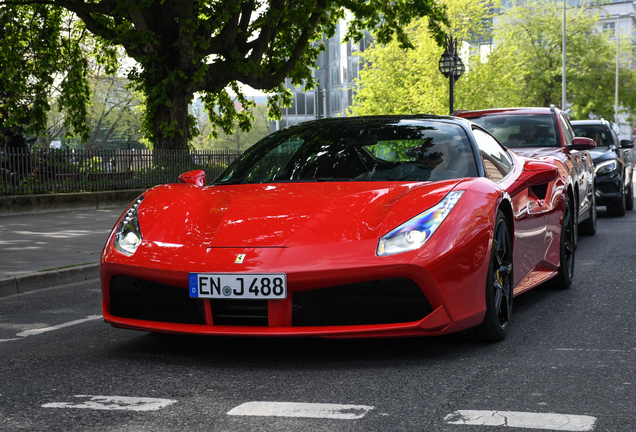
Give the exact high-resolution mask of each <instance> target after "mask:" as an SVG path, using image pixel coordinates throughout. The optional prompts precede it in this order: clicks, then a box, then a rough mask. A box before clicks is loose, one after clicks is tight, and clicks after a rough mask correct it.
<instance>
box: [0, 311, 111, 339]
mask: <svg viewBox="0 0 636 432" xmlns="http://www.w3.org/2000/svg"><path fill="white" fill-rule="evenodd" d="M100 318H102V315H89V316H87V317H86V318H82V319H78V320H75V321H69V322H66V323H62V324H58V325H55V326H51V327H44V328H39V329H33V330H25V331H23V332H20V333H18V334H16V336H18V338H13V339H0V343H1V342H9V341H14V340H19V339H20V338H24V337H27V336H33V335H39V334H42V333H46V332H50V331H53V330H59V329H61V328H64V327H70V326H74V325H77V324H82V323H85V322H88V321H94V320H96V319H100Z"/></svg>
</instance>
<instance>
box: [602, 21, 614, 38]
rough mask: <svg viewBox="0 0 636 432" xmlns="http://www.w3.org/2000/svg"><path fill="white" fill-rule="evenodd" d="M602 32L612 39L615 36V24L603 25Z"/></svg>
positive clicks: (607, 23)
mask: <svg viewBox="0 0 636 432" xmlns="http://www.w3.org/2000/svg"><path fill="white" fill-rule="evenodd" d="M603 31H604V32H606V33H607V34H609V35H610V37H614V34H616V23H615V22H606V23H603Z"/></svg>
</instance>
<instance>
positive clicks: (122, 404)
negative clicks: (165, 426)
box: [42, 395, 177, 411]
mask: <svg viewBox="0 0 636 432" xmlns="http://www.w3.org/2000/svg"><path fill="white" fill-rule="evenodd" d="M75 397H76V398H89V400H86V401H83V402H82V403H77V404H74V403H69V402H53V403H47V404H44V405H42V408H80V409H94V410H102V411H158V410H160V409H162V408H165V407H167V406H169V405H172V404H174V403H176V402H177V401H176V400H172V399H158V398H144V397H128V396H92V395H75Z"/></svg>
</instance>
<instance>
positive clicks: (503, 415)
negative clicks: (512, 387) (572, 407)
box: [444, 410, 596, 432]
mask: <svg viewBox="0 0 636 432" xmlns="http://www.w3.org/2000/svg"><path fill="white" fill-rule="evenodd" d="M444 420H446V423H449V424H463V425H470V426H507V427H516V428H526V429H545V430H552V431H572V432H582V431H591V430H592V429H594V425H595V424H596V417H591V416H583V415H570V414H554V413H531V412H516V411H473V410H460V411H455V412H453V413H451V414H448V415H447V416H446V417H444Z"/></svg>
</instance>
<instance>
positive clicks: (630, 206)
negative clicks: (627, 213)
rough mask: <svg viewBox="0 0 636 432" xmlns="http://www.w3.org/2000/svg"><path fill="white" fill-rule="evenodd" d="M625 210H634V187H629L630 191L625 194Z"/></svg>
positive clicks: (631, 185)
mask: <svg viewBox="0 0 636 432" xmlns="http://www.w3.org/2000/svg"><path fill="white" fill-rule="evenodd" d="M625 195H626V196H625V208H626V209H627V210H634V185H633V184H630V185H629V191H627V194H625Z"/></svg>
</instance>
